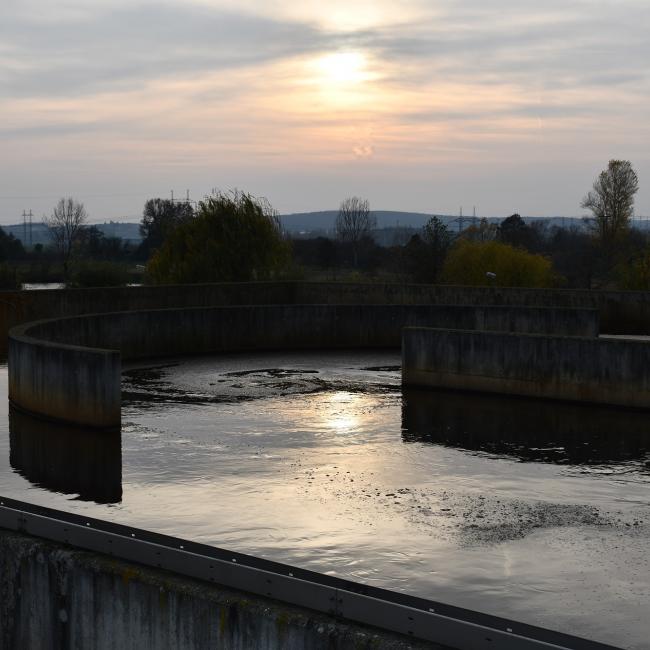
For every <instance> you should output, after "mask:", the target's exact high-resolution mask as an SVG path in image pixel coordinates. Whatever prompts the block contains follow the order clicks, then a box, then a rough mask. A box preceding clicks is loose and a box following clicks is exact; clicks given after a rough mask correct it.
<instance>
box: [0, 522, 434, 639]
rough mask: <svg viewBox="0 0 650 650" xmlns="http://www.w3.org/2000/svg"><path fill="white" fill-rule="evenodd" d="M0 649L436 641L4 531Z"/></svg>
mask: <svg viewBox="0 0 650 650" xmlns="http://www.w3.org/2000/svg"><path fill="white" fill-rule="evenodd" d="M0 575H1V576H2V581H1V586H0V589H1V596H2V597H1V598H0V650H15V649H16V648H20V649H21V650H73V649H74V650H86V649H88V648H93V650H116V649H119V650H131V649H133V650H165V649H166V648H169V649H170V650H208V649H210V648H214V649H217V648H219V650H255V649H259V650H291V649H296V650H303V649H304V650H312V649H313V650H337V649H341V650H343V649H347V648H359V649H360V650H363V649H370V648H373V649H377V650H383V649H386V650H389V649H390V650H406V649H407V648H413V649H414V650H415V649H421V648H422V649H423V648H435V647H439V646H436V645H434V644H431V643H419V642H417V641H413V640H411V639H408V638H405V637H401V636H398V635H393V634H390V633H387V632H383V631H379V630H376V629H374V628H367V627H363V626H357V625H352V624H349V623H344V622H341V621H340V620H337V619H334V618H331V617H328V616H326V615H323V614H318V613H315V612H311V611H309V610H306V609H300V608H297V607H291V606H286V605H283V604H281V603H279V602H277V601H273V600H270V599H264V598H261V597H257V596H253V595H251V594H244V593H241V592H237V591H234V590H228V589H225V588H222V587H217V586H213V585H207V584H205V583H202V582H199V581H196V580H192V579H189V578H181V577H178V576H174V575H173V574H169V573H165V572H163V571H156V570H153V569H148V568H145V567H142V566H139V565H135V564H131V563H126V562H122V561H119V560H115V559H111V558H108V557H106V556H102V555H98V554H94V553H89V552H84V551H79V550H74V549H71V548H69V547H65V546H61V545H58V544H53V543H49V542H44V541H41V540H38V539H36V538H33V537H29V536H27V535H23V534H17V533H10V532H8V531H2V530H0Z"/></svg>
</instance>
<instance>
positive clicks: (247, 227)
mask: <svg viewBox="0 0 650 650" xmlns="http://www.w3.org/2000/svg"><path fill="white" fill-rule="evenodd" d="M288 262H289V244H288V243H287V242H286V241H285V240H284V239H283V237H282V233H281V230H280V223H279V220H278V217H277V213H276V212H275V211H274V210H273V209H272V207H271V205H270V204H269V203H268V202H267V201H266V200H265V199H258V198H255V197H253V196H251V195H250V194H246V193H243V192H231V193H216V194H214V195H212V196H210V197H206V199H205V200H204V201H201V202H200V203H199V207H198V209H197V211H196V214H195V216H194V217H193V218H191V219H189V220H188V221H185V222H183V223H181V224H180V225H178V226H177V227H176V228H174V230H172V232H171V233H170V234H169V235H168V236H167V237H166V239H165V241H164V243H163V244H162V246H161V247H160V248H159V249H158V250H157V251H156V252H154V254H153V256H152V258H151V259H150V261H149V263H148V264H147V277H148V279H149V280H150V281H151V282H153V283H155V284H174V283H179V284H185V283H195V282H232V281H248V280H266V279H270V278H272V277H275V275H276V274H277V273H278V272H280V271H282V270H283V269H285V268H286V267H287V265H288Z"/></svg>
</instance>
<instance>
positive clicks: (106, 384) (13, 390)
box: [8, 326, 122, 429]
mask: <svg viewBox="0 0 650 650" xmlns="http://www.w3.org/2000/svg"><path fill="white" fill-rule="evenodd" d="M18 329H22V326H19V327H18ZM121 368H122V363H121V360H120V353H119V352H118V351H116V350H103V349H96V348H85V347H81V346H78V345H63V344H60V343H52V342H50V341H47V340H43V339H38V338H35V337H31V336H28V335H23V334H22V333H20V334H19V335H17V336H16V337H11V338H10V341H9V364H8V370H9V399H10V400H11V401H12V402H13V403H14V404H15V405H16V406H17V407H19V408H21V409H23V410H25V411H27V412H29V413H34V414H39V415H43V416H46V417H47V418H49V419H52V420H58V421H61V422H73V423H76V424H81V425H83V424H87V423H92V424H93V426H96V427H100V428H106V429H110V428H118V427H119V425H120V410H121V388H120V381H121Z"/></svg>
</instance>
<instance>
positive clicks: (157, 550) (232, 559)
mask: <svg viewBox="0 0 650 650" xmlns="http://www.w3.org/2000/svg"><path fill="white" fill-rule="evenodd" d="M0 528H4V529H7V530H13V531H17V532H21V533H25V534H28V535H33V536H35V537H40V538H43V539H46V540H49V541H54V542H59V543H63V544H68V545H70V546H73V547H76V548H79V549H83V550H88V551H95V552H98V553H103V554H106V555H110V556H112V557H115V558H119V559H122V560H126V561H131V562H137V563H139V564H142V565H146V566H149V567H154V568H157V569H164V570H168V571H173V572H174V573H176V574H179V575H182V576H186V577H189V578H193V579H199V580H202V581H205V582H208V583H213V584H217V585H222V586H224V587H229V588H232V589H237V590H241V591H245V592H249V593H253V594H257V595H259V596H262V597H265V598H272V599H275V600H278V601H282V602H284V603H288V604H291V605H296V606H300V607H306V608H308V609H311V610H314V611H317V612H321V613H325V614H329V615H332V616H335V617H337V618H340V619H343V620H346V621H349V622H355V623H360V624H364V625H371V626H373V627H376V628H380V629H383V630H387V631H390V632H395V633H399V634H404V635H408V636H410V637H413V638H416V639H420V640H426V641H431V642H435V643H438V644H442V645H444V646H447V647H449V648H456V649H458V650H495V648H499V649H503V650H540V649H542V648H544V649H546V650H549V649H565V650H569V649H571V650H615V648H614V646H610V645H606V644H603V643H599V642H597V641H590V640H587V639H582V638H579V637H575V636H572V635H568V634H564V633H562V632H555V631H552V630H547V629H544V628H541V627H536V626H534V625H528V624H525V623H518V622H515V621H511V620H509V619H506V618H500V617H497V616H492V615H490V614H484V613H481V612H475V611H472V610H469V609H464V608H462V607H455V606H453V605H446V604H444V603H439V602H436V601H432V600H427V599H425V598H419V597H417V596H409V595H407V594H402V593H397V592H393V591H389V590H387V589H381V588H378V587H372V586H369V585H364V584H360V583H357V582H352V581H350V580H344V579H342V578H336V577H334V576H329V575H324V574H321V573H317V572H315V571H309V570H306V569H300V568H298V567H293V566H290V565H287V564H282V563H279V562H273V561H271V560H266V559H263V558H258V557H255V556H252V555H245V554H243V553H236V552H231V551H228V550H225V549H221V548H217V547H213V546H208V545H206V544H199V543H197V542H191V541H187V540H183V539H180V538H177V537H171V536H168V535H162V534H160V533H154V532H151V531H146V530H142V529H139V528H133V527H131V526H124V525H122V524H116V523H112V522H108V521H103V520H101V519H93V518H90V517H83V516H81V515H77V514H73V513H70V512H63V511H61V510H53V509H51V508H45V507H42V506H37V505H33V504H30V503H26V502H24V501H16V500H14V499H8V498H4V497H0Z"/></svg>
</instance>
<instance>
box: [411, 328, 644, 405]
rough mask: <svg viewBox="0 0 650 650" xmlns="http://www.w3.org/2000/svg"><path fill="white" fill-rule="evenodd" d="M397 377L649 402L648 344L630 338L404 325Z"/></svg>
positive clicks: (585, 398) (431, 383) (488, 388)
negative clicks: (584, 336)
mask: <svg viewBox="0 0 650 650" xmlns="http://www.w3.org/2000/svg"><path fill="white" fill-rule="evenodd" d="M402 382H403V384H404V385H405V386H423V387H424V386H427V387H432V388H452V389H461V390H474V391H482V392H491V393H503V394H508V395H529V396H533V397H545V398H552V399H558V400H571V401H577V402H590V403H600V404H611V405H616V406H626V407H637V408H650V345H649V344H648V343H647V342H644V341H636V340H630V339H591V338H580V337H569V336H544V335H537V334H515V333H503V332H472V331H459V330H444V329H432V328H406V329H404V332H403V339H402Z"/></svg>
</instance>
